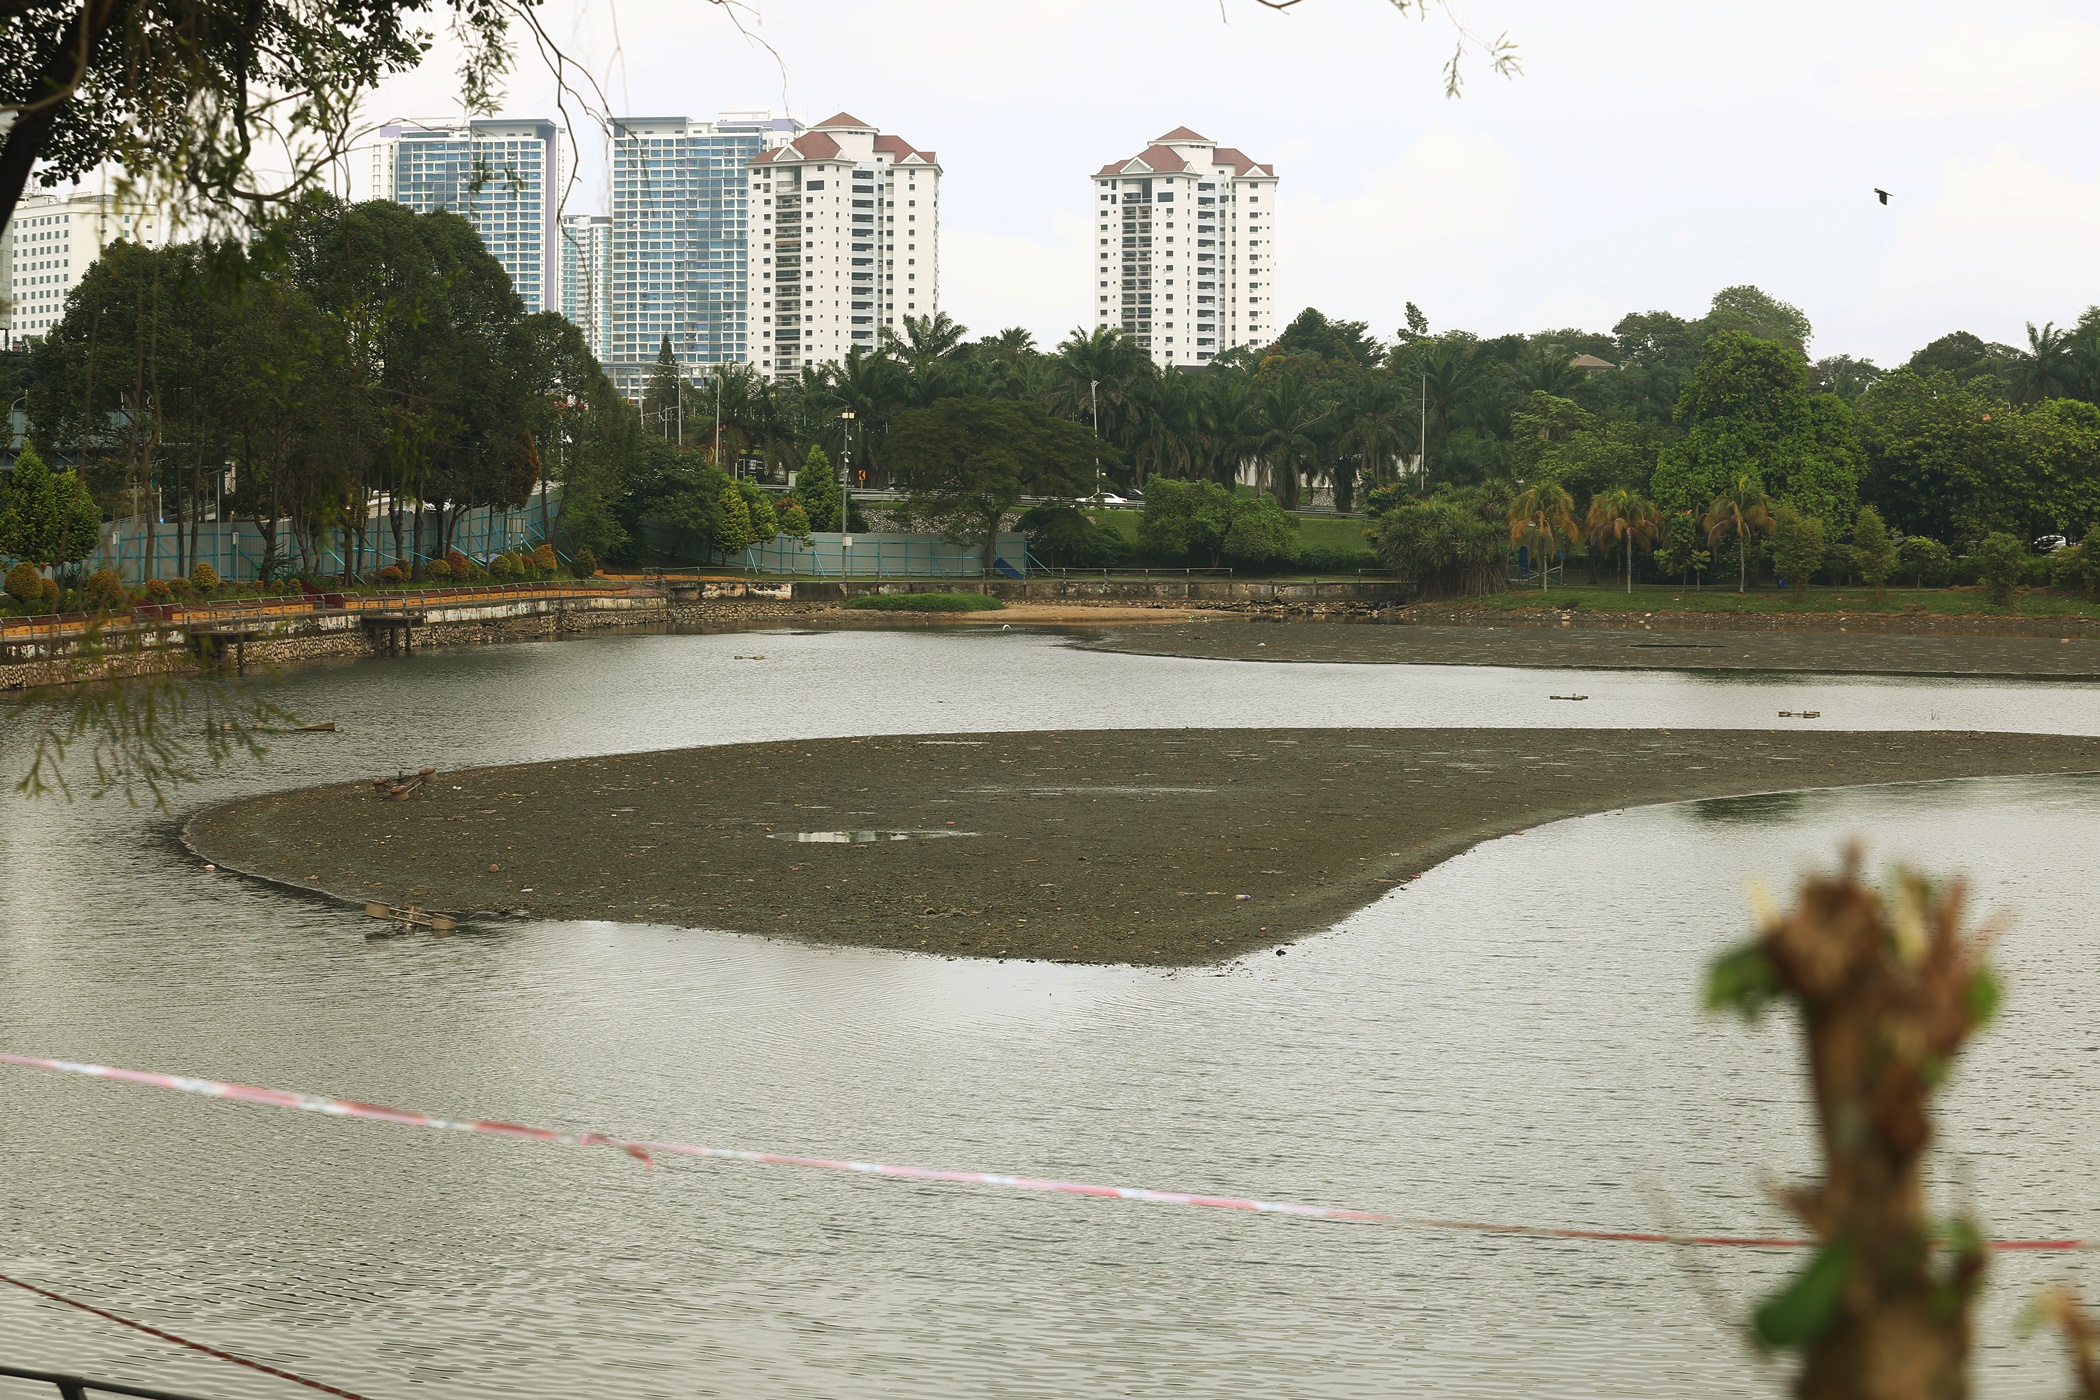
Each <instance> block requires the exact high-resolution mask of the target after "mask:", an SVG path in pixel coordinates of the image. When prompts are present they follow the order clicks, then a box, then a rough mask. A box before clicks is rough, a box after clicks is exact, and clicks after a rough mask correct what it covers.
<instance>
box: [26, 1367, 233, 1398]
mask: <svg viewBox="0 0 2100 1400" xmlns="http://www.w3.org/2000/svg"><path fill="white" fill-rule="evenodd" d="M0 1376H11V1377H13V1378H14V1379H16V1380H22V1381H42V1382H43V1383H44V1384H45V1385H54V1386H57V1387H58V1393H59V1395H60V1396H61V1397H62V1400H87V1397H88V1396H90V1395H137V1396H142V1397H144V1400H202V1397H200V1396H196V1395H184V1394H182V1393H180V1392H179V1391H173V1390H155V1389H153V1388H152V1387H151V1386H144V1385H125V1384H124V1383H123V1382H121V1381H98V1380H96V1379H94V1378H93V1377H92V1376H69V1375H66V1374H65V1373H63V1372H60V1371H32V1370H29V1369H28V1368H27V1367H23V1366H0Z"/></svg>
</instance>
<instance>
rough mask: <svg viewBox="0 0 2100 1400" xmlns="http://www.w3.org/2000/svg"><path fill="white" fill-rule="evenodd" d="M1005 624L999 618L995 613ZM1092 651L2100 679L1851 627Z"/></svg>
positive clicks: (2020, 647) (1261, 635) (1508, 630)
mask: <svg viewBox="0 0 2100 1400" xmlns="http://www.w3.org/2000/svg"><path fill="white" fill-rule="evenodd" d="M992 615H993V616H997V614H992ZM1075 645H1077V646H1079V647H1081V648H1083V649H1085V650H1089V651H1111V652H1123V653H1126V654H1131V655H1142V656H1173V657H1181V658H1185V659H1189V660H1200V661H1267V662H1301V663H1305V662H1309V663H1327V664H1345V665H1385V666H1510V667H1517V668H1522V669H1532V670H1556V671H1680V672H1693V673H1708V674H1712V673H1729V674H1742V673H1749V672H1777V673H1799V672H1805V673H1810V674H1822V675H1859V676H1921V677H1942V678H1977V679H1982V678H1998V679H2009V680H2010V679H2018V680H2053V681H2100V637H2095V636H2091V635H2082V634H2080V633H2077V632H2066V633H2064V634H2063V635H2061V636H2054V635H2052V636H2048V637H2037V636H2024V635H1995V634H1982V635H1979V634H1976V633H1962V632H1930V633H1909V634H1904V633H1892V632H1852V631H1848V630H1846V629H1843V628H1837V627H1832V628H1828V629H1807V628H1789V629H1786V630H1765V629H1748V628H1728V627H1714V628H1694V627H1685V626H1672V627H1669V628H1657V629H1654V630H1649V629H1644V628H1638V627H1613V628H1583V627H1579V626H1553V627H1548V626H1542V625H1534V624H1522V625H1504V626H1488V625H1482V624H1481V623H1479V622H1477V621H1476V622H1469V623H1465V624H1460V625H1438V624H1422V623H1415V624H1402V625H1398V626H1366V625H1364V624H1361V623H1332V622H1319V621H1294V622H1292V623H1291V625H1289V626H1287V627H1277V626H1268V627H1245V628H1222V627H1210V626H1202V627H1191V626H1160V627H1150V628H1146V629H1145V630H1144V632H1142V633H1136V632H1131V633H1123V632H1121V631H1120V629H1119V628H1118V627H1116V626H1111V627H1110V629H1109V630H1107V631H1104V632H1102V633H1100V634H1098V635H1095V636H1093V637H1089V638H1086V639H1083V640H1080V641H1078V642H1077V643H1075Z"/></svg>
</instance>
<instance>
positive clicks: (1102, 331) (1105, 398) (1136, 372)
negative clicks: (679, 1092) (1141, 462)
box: [1043, 326, 1158, 443]
mask: <svg viewBox="0 0 2100 1400" xmlns="http://www.w3.org/2000/svg"><path fill="white" fill-rule="evenodd" d="M1157 374H1158V370H1157V369H1155V368H1154V366H1153V364H1152V357H1151V356H1150V355H1148V354H1146V353H1145V352H1144V351H1143V350H1141V349H1139V348H1138V343H1137V341H1136V340H1135V339H1133V338H1131V337H1130V336H1127V335H1125V334H1123V331H1122V329H1121V328H1120V327H1117V326H1096V327H1094V328H1093V329H1092V330H1083V329H1075V330H1074V331H1073V332H1072V333H1071V334H1070V335H1068V336H1066V337H1065V340H1064V343H1063V344H1062V345H1059V346H1058V347H1057V357H1056V359H1055V361H1054V362H1053V364H1052V367H1051V375H1052V377H1051V384H1050V392H1049V394H1048V395H1047V396H1046V399H1047V401H1046V402H1045V403H1044V405H1043V406H1044V407H1045V408H1047V409H1049V410H1050V411H1051V412H1052V413H1055V414H1059V415H1061V416H1063V417H1066V418H1071V419H1073V420H1075V421H1077V422H1081V423H1086V424H1089V425H1091V424H1092V423H1093V421H1094V417H1093V415H1094V411H1095V407H1096V405H1097V404H1098V406H1099V409H1100V414H1101V436H1102V437H1104V438H1106V439H1107V440H1108V441H1110V442H1113V443H1121V442H1122V441H1123V428H1124V426H1125V420H1126V419H1127V417H1128V416H1129V413H1130V410H1131V408H1132V400H1133V398H1134V397H1135V395H1136V394H1137V392H1138V386H1139V385H1140V384H1141V383H1143V382H1144V381H1146V380H1148V379H1151V378H1153V377H1155V376H1156V375H1157Z"/></svg>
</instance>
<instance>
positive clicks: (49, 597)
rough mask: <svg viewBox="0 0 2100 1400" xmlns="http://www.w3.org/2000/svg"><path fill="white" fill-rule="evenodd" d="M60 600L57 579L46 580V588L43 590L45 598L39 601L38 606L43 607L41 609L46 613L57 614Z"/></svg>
mask: <svg viewBox="0 0 2100 1400" xmlns="http://www.w3.org/2000/svg"><path fill="white" fill-rule="evenodd" d="M58 600H59V589H58V580H57V579H55V578H47V579H45V580H44V588H43V596H42V597H40V598H38V599H37V604H38V606H39V607H41V608H43V610H44V611H45V612H57V611H58Z"/></svg>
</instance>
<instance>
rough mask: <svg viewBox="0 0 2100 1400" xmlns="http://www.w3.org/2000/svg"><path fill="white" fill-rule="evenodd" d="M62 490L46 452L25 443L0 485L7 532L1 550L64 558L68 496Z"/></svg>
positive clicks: (37, 559)
mask: <svg viewBox="0 0 2100 1400" xmlns="http://www.w3.org/2000/svg"><path fill="white" fill-rule="evenodd" d="M69 495H70V491H69V492H68V494H67V496H62V495H61V494H60V492H59V480H58V478H57V476H55V475H54V474H53V473H52V471H51V468H50V467H49V466H48V465H46V464H45V462H44V458H43V455H42V454H41V453H39V452H38V451H37V450H36V448H35V447H34V446H33V445H31V444H29V443H26V442H25V443H23V444H22V451H21V455H19V456H18V457H16V458H15V469H14V470H13V471H12V472H10V473H9V474H8V476H7V477H6V479H5V484H4V486H0V522H4V523H5V525H6V528H7V535H6V537H5V538H4V539H0V552H4V553H7V554H12V555H14V556H15V557H17V558H19V559H27V560H29V561H30V562H31V563H34V564H45V565H55V564H58V563H59V562H61V559H62V556H63V555H64V553H65V548H66V538H65V536H66V518H67V516H66V506H67V505H68V503H69V501H68V496H69Z"/></svg>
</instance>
